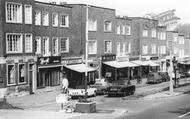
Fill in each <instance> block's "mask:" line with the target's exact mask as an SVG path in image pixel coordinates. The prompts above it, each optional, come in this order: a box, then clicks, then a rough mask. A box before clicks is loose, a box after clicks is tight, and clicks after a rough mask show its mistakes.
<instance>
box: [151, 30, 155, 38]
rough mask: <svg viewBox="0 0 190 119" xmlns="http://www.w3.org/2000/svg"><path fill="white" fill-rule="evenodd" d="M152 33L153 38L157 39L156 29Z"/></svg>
mask: <svg viewBox="0 0 190 119" xmlns="http://www.w3.org/2000/svg"><path fill="white" fill-rule="evenodd" d="M151 32H152V37H153V38H156V29H152V31H151Z"/></svg>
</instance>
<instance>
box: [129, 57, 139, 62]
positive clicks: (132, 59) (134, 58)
mask: <svg viewBox="0 0 190 119" xmlns="http://www.w3.org/2000/svg"><path fill="white" fill-rule="evenodd" d="M135 60H139V57H130V58H129V61H135Z"/></svg>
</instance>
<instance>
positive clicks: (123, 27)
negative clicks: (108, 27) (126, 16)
mask: <svg viewBox="0 0 190 119" xmlns="http://www.w3.org/2000/svg"><path fill="white" fill-rule="evenodd" d="M122 34H123V35H125V26H122Z"/></svg>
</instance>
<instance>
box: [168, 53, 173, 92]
mask: <svg viewBox="0 0 190 119" xmlns="http://www.w3.org/2000/svg"><path fill="white" fill-rule="evenodd" d="M168 72H169V75H170V95H173V80H172V77H173V63H172V51H171V50H170V66H169V69H168Z"/></svg>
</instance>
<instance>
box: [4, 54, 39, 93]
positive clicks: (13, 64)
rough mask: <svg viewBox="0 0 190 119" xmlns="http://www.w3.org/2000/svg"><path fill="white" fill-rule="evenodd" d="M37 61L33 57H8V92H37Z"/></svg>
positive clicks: (6, 82) (6, 83)
mask: <svg viewBox="0 0 190 119" xmlns="http://www.w3.org/2000/svg"><path fill="white" fill-rule="evenodd" d="M35 67H36V63H35V61H34V58H33V57H23V58H19V57H8V58H7V59H6V67H5V68H6V69H5V71H6V76H7V77H6V81H5V82H4V83H5V85H6V88H7V93H19V92H23V91H26V92H29V93H30V94H32V93H34V92H35V85H34V82H35V80H36V68H35ZM2 81H3V80H2Z"/></svg>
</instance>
